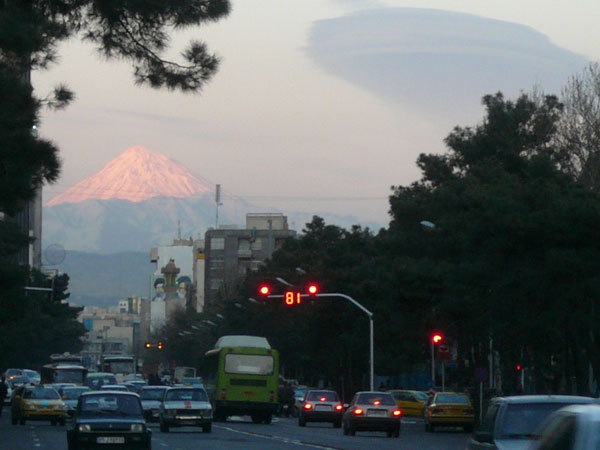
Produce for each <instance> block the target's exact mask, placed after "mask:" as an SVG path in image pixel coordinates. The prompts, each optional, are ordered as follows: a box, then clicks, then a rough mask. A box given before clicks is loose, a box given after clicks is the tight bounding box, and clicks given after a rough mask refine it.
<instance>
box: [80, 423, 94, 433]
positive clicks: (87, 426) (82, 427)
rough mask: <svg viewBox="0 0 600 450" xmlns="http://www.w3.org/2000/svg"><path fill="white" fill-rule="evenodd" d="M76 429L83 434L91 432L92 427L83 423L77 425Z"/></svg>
mask: <svg viewBox="0 0 600 450" xmlns="http://www.w3.org/2000/svg"><path fill="white" fill-rule="evenodd" d="M78 429H79V431H81V432H84V433H85V432H86V431H92V427H91V426H90V425H89V424H87V423H84V424H83V425H79V428H78Z"/></svg>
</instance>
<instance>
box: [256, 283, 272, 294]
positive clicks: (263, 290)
mask: <svg viewBox="0 0 600 450" xmlns="http://www.w3.org/2000/svg"><path fill="white" fill-rule="evenodd" d="M258 293H259V294H260V295H269V294H270V293H271V286H269V285H266V284H261V285H260V287H259V288H258Z"/></svg>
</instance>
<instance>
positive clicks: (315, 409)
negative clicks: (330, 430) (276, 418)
mask: <svg viewBox="0 0 600 450" xmlns="http://www.w3.org/2000/svg"><path fill="white" fill-rule="evenodd" d="M343 413H344V405H342V404H341V403H340V399H339V397H338V395H337V392H335V391H329V390H318V391H308V392H307V393H306V395H305V396H304V402H303V403H302V407H301V408H300V412H299V413H298V414H299V415H298V425H300V426H301V427H304V426H306V424H307V423H308V422H331V423H332V424H333V426H334V427H335V428H339V427H341V426H342V415H343Z"/></svg>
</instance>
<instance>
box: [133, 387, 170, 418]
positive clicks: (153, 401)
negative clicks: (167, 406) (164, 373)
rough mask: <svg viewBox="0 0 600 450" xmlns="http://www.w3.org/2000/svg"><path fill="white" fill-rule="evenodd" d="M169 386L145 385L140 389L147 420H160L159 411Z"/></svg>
mask: <svg viewBox="0 0 600 450" xmlns="http://www.w3.org/2000/svg"><path fill="white" fill-rule="evenodd" d="M167 389H169V387H168V386H144V387H143V388H142V389H141V390H140V400H141V401H142V409H143V410H144V418H145V419H146V422H158V411H159V409H160V404H161V403H162V399H163V397H164V395H165V391H166V390H167Z"/></svg>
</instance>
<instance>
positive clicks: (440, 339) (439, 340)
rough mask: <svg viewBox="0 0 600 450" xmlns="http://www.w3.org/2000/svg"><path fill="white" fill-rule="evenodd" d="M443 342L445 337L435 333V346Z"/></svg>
mask: <svg viewBox="0 0 600 450" xmlns="http://www.w3.org/2000/svg"><path fill="white" fill-rule="evenodd" d="M443 340H444V337H443V336H442V334H441V333H433V334H432V335H431V342H433V343H434V344H439V343H440V342H442V341H443Z"/></svg>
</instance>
